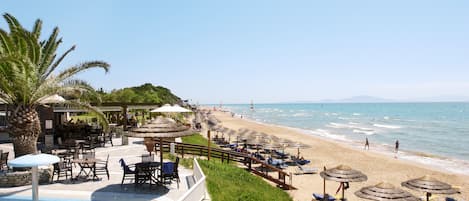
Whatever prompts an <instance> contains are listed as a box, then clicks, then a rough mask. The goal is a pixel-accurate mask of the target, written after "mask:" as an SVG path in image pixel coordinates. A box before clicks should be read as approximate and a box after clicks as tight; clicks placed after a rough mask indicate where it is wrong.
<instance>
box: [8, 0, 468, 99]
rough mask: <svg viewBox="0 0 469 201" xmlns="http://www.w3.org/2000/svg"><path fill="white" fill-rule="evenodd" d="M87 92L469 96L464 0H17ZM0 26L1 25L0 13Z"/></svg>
mask: <svg viewBox="0 0 469 201" xmlns="http://www.w3.org/2000/svg"><path fill="white" fill-rule="evenodd" d="M0 11H1V12H2V13H5V12H8V13H11V14H13V15H14V16H16V17H17V18H18V19H19V20H20V22H22V24H23V25H24V26H26V27H31V26H32V24H33V22H34V20H35V19H37V18H40V19H42V20H43V21H44V34H43V36H45V35H48V34H49V33H50V31H51V29H52V28H53V27H54V26H58V27H59V28H60V30H61V36H62V37H63V39H64V43H63V48H68V47H70V46H71V45H73V44H76V45H77V49H76V51H75V52H73V54H72V55H71V56H70V57H69V58H68V59H67V60H66V61H65V62H64V64H65V65H70V64H74V63H77V62H80V61H85V60H94V59H100V60H104V61H107V62H109V63H110V64H111V65H112V69H111V71H110V73H109V74H107V75H104V73H102V72H100V71H97V70H96V71H91V72H89V73H86V74H83V75H81V77H82V78H84V79H86V80H88V81H89V82H90V83H91V84H92V85H93V86H94V87H96V88H100V87H102V88H104V89H105V90H111V89H115V88H121V87H128V86H136V85H140V84H143V83H147V82H150V83H153V84H155V85H162V86H165V87H168V88H170V89H171V90H172V91H173V92H174V93H176V94H177V95H179V96H180V97H182V98H185V99H191V100H192V101H194V102H196V101H198V102H199V103H218V102H220V101H223V102H224V103H240V102H241V103H243V102H244V103H249V102H250V100H251V99H252V100H254V102H257V103H259V102H288V101H314V100H321V99H340V98H347V97H351V96H357V95H370V96H377V97H383V98H390V99H401V100H413V99H421V98H428V97H436V96H464V97H468V96H469V1H431V0H414V1H408V0H405V1H404V0H402V1H400V0H392V1H376V0H369V1H358V0H357V1H333V0H328V1H312V0H305V1H273V0H268V1H252V0H246V1H240V0H236V1H219V0H213V1H209V0H202V1H110V0H99V1H96V0H93V1H91V0H89V1H85V0H80V1H52V0H41V1H24V0H15V1H13V0H3V1H2V2H1V6H0ZM0 26H1V27H2V28H3V29H6V25H5V22H4V20H3V19H2V20H0Z"/></svg>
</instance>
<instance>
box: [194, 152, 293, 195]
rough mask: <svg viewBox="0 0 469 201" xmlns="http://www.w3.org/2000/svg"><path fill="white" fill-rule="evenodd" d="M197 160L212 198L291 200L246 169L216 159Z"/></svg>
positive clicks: (283, 192) (281, 191)
mask: <svg viewBox="0 0 469 201" xmlns="http://www.w3.org/2000/svg"><path fill="white" fill-rule="evenodd" d="M198 162H199V164H200V166H201V167H202V170H203V171H204V174H205V175H206V176H207V180H206V182H207V190H208V192H209V194H210V197H211V199H212V200H224V201H238V200H243V201H251V200H252V201H254V200H276V201H283V200H289V201H291V200H292V198H291V197H290V196H289V195H288V194H287V193H286V192H285V191H283V190H281V189H279V188H276V187H274V186H272V185H270V184H268V183H267V182H266V181H264V180H262V179H261V178H259V177H257V176H254V175H252V174H250V173H249V172H247V171H246V170H243V169H241V168H238V167H236V166H233V165H227V164H222V163H220V162H219V161H217V160H212V161H207V160H198Z"/></svg>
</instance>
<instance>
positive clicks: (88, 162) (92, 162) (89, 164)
mask: <svg viewBox="0 0 469 201" xmlns="http://www.w3.org/2000/svg"><path fill="white" fill-rule="evenodd" d="M101 161H103V160H101V159H96V158H85V159H73V160H72V163H76V164H78V166H80V172H79V173H78V175H77V176H76V179H78V178H80V176H83V177H86V178H88V177H89V176H92V179H93V180H97V179H99V178H98V176H97V175H96V162H101Z"/></svg>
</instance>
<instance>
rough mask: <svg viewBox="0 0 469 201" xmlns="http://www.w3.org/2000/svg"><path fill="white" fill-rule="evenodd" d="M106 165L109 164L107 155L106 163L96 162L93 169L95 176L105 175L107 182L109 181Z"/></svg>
mask: <svg viewBox="0 0 469 201" xmlns="http://www.w3.org/2000/svg"><path fill="white" fill-rule="evenodd" d="M108 163H109V154H108V155H107V158H106V161H102V162H96V164H95V167H94V169H95V175H100V174H104V173H106V175H107V180H109V169H108Z"/></svg>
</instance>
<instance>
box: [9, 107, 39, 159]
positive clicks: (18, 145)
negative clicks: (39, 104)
mask: <svg viewBox="0 0 469 201" xmlns="http://www.w3.org/2000/svg"><path fill="white" fill-rule="evenodd" d="M8 123H9V126H8V127H9V133H10V138H11V139H12V141H13V149H14V151H15V157H19V156H22V155H26V154H31V153H36V151H37V146H36V143H37V139H38V137H39V134H40V133H41V125H40V122H39V115H38V113H37V112H36V108H35V107H34V106H31V105H19V106H16V109H15V111H14V112H13V114H12V116H11V117H10V118H9V119H8Z"/></svg>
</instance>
